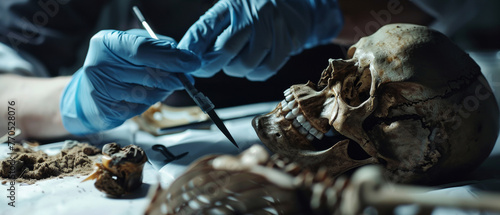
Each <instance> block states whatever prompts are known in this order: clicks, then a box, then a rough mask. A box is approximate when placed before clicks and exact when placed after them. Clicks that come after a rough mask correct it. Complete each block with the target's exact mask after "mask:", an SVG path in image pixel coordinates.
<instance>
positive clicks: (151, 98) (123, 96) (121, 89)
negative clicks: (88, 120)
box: [94, 83, 173, 105]
mask: <svg viewBox="0 0 500 215" xmlns="http://www.w3.org/2000/svg"><path fill="white" fill-rule="evenodd" d="M172 92H173V90H165V89H158V88H150V87H146V86H143V85H139V84H115V83H108V87H107V88H96V94H95V95H94V99H96V100H99V101H103V102H106V103H107V104H112V103H120V102H122V101H125V102H129V103H136V104H144V105H153V104H154V103H156V102H158V101H163V100H165V99H166V98H167V97H168V96H169V95H170V94H172Z"/></svg>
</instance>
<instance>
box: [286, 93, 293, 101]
mask: <svg viewBox="0 0 500 215" xmlns="http://www.w3.org/2000/svg"><path fill="white" fill-rule="evenodd" d="M292 99H293V95H288V96H286V97H285V100H286V101H287V102H289V101H292Z"/></svg>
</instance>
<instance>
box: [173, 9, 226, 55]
mask: <svg viewBox="0 0 500 215" xmlns="http://www.w3.org/2000/svg"><path fill="white" fill-rule="evenodd" d="M231 4H232V3H231V2H229V1H225V0H221V1H218V2H217V3H216V4H215V5H214V6H213V7H212V8H210V9H209V10H208V11H207V12H206V13H205V14H203V15H202V16H201V17H200V19H198V21H196V22H195V23H194V24H193V25H192V26H191V27H190V28H189V29H188V31H187V32H186V34H185V35H184V36H183V37H182V39H181V40H180V41H179V45H178V47H179V48H180V49H188V50H192V51H193V52H195V53H197V54H202V53H205V52H206V51H207V50H208V49H209V48H210V47H211V46H213V45H214V42H215V40H216V39H217V37H218V36H219V35H220V34H221V33H222V32H223V31H224V30H225V29H226V28H228V27H229V25H230V21H231V17H230V8H231V7H232V6H231Z"/></svg>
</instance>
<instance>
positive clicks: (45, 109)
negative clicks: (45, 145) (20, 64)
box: [0, 75, 71, 139]
mask: <svg viewBox="0 0 500 215" xmlns="http://www.w3.org/2000/svg"><path fill="white" fill-rule="evenodd" d="M70 78H71V77H56V78H33V77H23V76H18V75H0V104H1V105H2V106H0V116H2V117H3V119H5V120H3V119H2V120H0V122H5V123H2V124H0V136H1V135H3V134H5V133H7V126H8V125H7V118H8V105H9V104H8V102H9V101H14V102H15V105H14V107H13V108H15V115H14V116H15V127H16V128H19V129H21V131H22V134H21V137H20V138H18V139H24V138H32V139H47V138H57V137H61V136H64V135H68V134H69V133H68V132H67V131H66V130H65V129H64V126H63V125H62V121H61V114H60V111H59V100H60V96H61V93H62V91H63V89H64V87H65V86H66V84H67V83H68V82H69V80H70ZM11 114H12V112H11Z"/></svg>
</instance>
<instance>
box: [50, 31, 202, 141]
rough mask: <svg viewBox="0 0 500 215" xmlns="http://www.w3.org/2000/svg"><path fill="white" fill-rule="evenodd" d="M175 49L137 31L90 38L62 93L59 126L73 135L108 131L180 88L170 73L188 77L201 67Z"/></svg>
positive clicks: (171, 42)
mask: <svg viewBox="0 0 500 215" xmlns="http://www.w3.org/2000/svg"><path fill="white" fill-rule="evenodd" d="M159 36H161V35H159ZM176 45H177V44H176V42H175V41H174V40H173V39H171V38H169V37H164V36H163V37H160V40H156V39H153V38H150V36H148V34H147V32H146V31H144V30H138V29H136V30H130V31H126V32H124V31H115V30H104V31H100V32H99V33H97V34H96V35H94V36H93V37H92V39H91V40H90V45H89V50H88V53H87V56H86V59H85V62H84V64H83V67H82V68H80V69H79V70H78V71H77V72H76V73H75V74H74V75H73V77H72V79H71V81H70V83H69V84H68V85H67V86H66V88H65V90H64V92H63V94H62V98H61V104H60V110H61V114H62V120H63V124H64V127H65V128H66V129H67V130H68V131H69V132H71V133H72V134H76V135H84V134H90V133H95V132H99V131H103V130H107V129H111V128H114V127H117V126H119V125H121V124H122V123H123V122H124V121H125V120H127V119H129V118H131V117H133V116H136V115H138V114H141V113H142V112H144V111H145V110H146V109H148V108H149V106H151V105H152V104H154V103H156V102H158V101H162V100H164V99H165V98H167V96H168V95H170V94H171V93H172V92H173V91H175V90H179V89H183V85H182V83H181V82H180V81H179V80H178V79H177V77H176V75H175V74H174V73H175V72H183V73H186V72H192V71H194V70H196V69H198V68H199V67H200V65H201V62H200V60H199V58H198V57H197V56H196V55H194V54H193V53H192V52H190V51H187V50H180V49H177V48H176ZM188 78H190V79H191V81H193V79H192V77H191V76H190V75H188Z"/></svg>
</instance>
